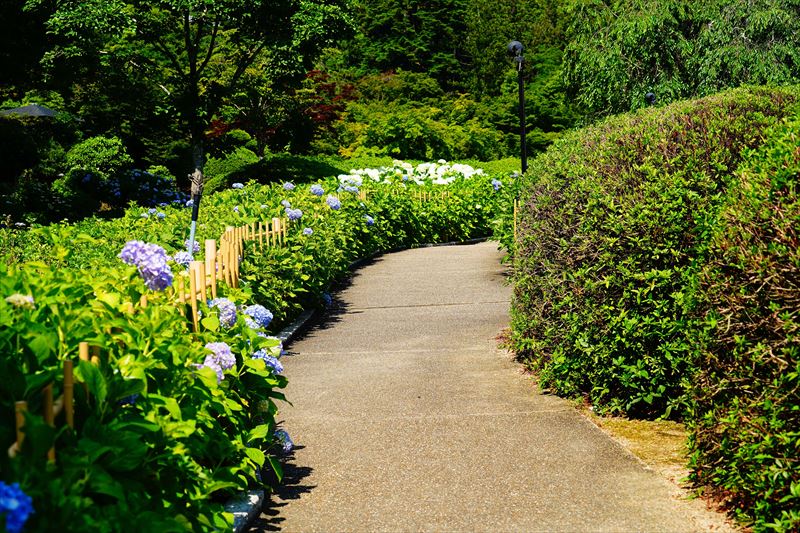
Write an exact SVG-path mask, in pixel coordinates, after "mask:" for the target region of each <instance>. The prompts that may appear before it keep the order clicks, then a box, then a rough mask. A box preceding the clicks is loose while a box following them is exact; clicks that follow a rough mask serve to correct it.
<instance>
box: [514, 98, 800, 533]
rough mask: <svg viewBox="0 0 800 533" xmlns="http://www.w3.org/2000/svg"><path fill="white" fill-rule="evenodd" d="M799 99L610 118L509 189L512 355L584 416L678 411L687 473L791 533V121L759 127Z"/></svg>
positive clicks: (711, 103)
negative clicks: (515, 205)
mask: <svg viewBox="0 0 800 533" xmlns="http://www.w3.org/2000/svg"><path fill="white" fill-rule="evenodd" d="M797 98H798V93H797V90H796V89H746V90H741V89H740V90H735V91H731V92H727V93H722V94H720V95H717V96H713V97H708V98H705V99H701V100H696V101H689V102H683V103H677V104H674V105H671V106H669V107H667V108H665V109H663V110H647V111H640V112H638V113H636V114H634V115H626V116H619V117H614V118H612V119H608V120H606V121H604V122H603V123H601V124H599V125H597V126H594V127H591V128H588V129H585V130H582V131H581V132H579V134H575V135H571V136H569V137H567V138H565V139H563V140H561V141H559V142H558V143H556V145H555V146H554V147H553V148H551V149H550V150H548V151H547V152H546V153H545V154H544V155H542V156H540V157H539V158H537V159H536V161H534V162H533V164H532V165H531V169H530V172H529V173H528V174H527V175H526V179H525V180H524V182H523V183H522V185H521V200H522V211H521V217H520V220H519V231H520V233H519V237H518V240H517V242H516V256H515V267H516V271H515V274H514V284H515V291H514V303H513V309H512V327H513V334H512V342H513V345H514V347H515V349H516V350H517V352H518V354H519V355H520V357H521V358H523V359H524V360H525V361H526V363H527V364H529V365H530V366H531V367H533V368H535V369H536V370H537V371H538V374H539V376H540V379H541V382H542V384H543V385H544V386H545V387H546V388H548V389H550V390H553V391H555V392H558V393H559V394H564V395H567V396H578V395H580V396H583V397H585V398H586V400H587V401H588V402H590V403H591V404H592V405H593V406H594V408H595V410H596V411H598V412H604V413H625V414H628V415H633V416H648V417H653V416H685V415H688V416H689V419H690V420H691V421H692V428H693V432H694V433H693V437H692V438H693V446H694V450H695V455H694V466H695V469H696V470H695V472H696V479H697V480H698V481H699V482H702V483H710V484H711V485H716V486H719V487H721V488H722V489H725V490H728V491H730V492H729V496H730V498H731V502H732V503H733V504H735V505H737V506H740V505H741V506H742V509H743V511H742V512H743V514H745V515H748V514H749V515H750V516H752V517H754V518H755V519H756V520H757V524H758V525H759V526H758V527H759V528H763V527H766V524H767V523H768V522H770V521H773V520H777V521H778V522H776V523H779V524H780V525H779V526H777V527H778V529H792V528H793V527H796V526H797V522H796V519H797V517H796V515H793V514H792V511H791V509H792V508H793V505H794V502H795V500H796V496H794V494H795V493H796V491H797V488H796V487H797V486H798V480H797V477H796V473H797V468H796V464H795V462H796V459H795V458H796V449H797V446H798V433H797V427H798V425H797V422H798V418H797V407H796V406H797V394H796V388H797V372H796V367H797V364H798V361H797V339H796V331H795V330H796V317H795V314H796V312H797V299H796V291H797V287H796V283H795V282H794V281H792V280H794V279H795V278H796V273H795V270H796V266H797V265H796V262H797V258H796V252H797V241H796V238H797V237H796V228H797V220H798V219H797V215H796V213H795V211H794V210H795V208H796V206H795V203H796V197H795V194H796V193H795V190H796V180H797V172H796V157H797V151H796V148H797V145H796V138H797V137H796V136H797V129H796V126H797V123H796V121H795V122H793V123H791V125H790V126H785V127H782V128H780V129H778V130H777V131H778V133H777V134H776V133H774V132H773V130H771V129H770V128H772V127H774V126H775V125H777V124H779V123H780V121H781V119H782V118H784V117H787V116H796V115H797V113H798V107H797V103H796V102H797ZM776 135H777V137H776ZM768 136H769V138H774V140H773V141H771V142H770V143H768V145H767V146H768V148H766V149H765V151H764V152H762V153H760V155H758V156H752V157H751V156H747V154H748V148H756V147H758V146H760V145H761V144H762V143H763V142H764V139H765V138H767V137H768ZM745 157H747V158H748V160H749V161H748V164H747V165H745V167H744V169H745V170H743V171H742V172H741V173H737V172H735V170H736V168H737V167H738V166H739V164H740V163H741V162H742V160H743V158H745ZM748 165H749V166H748ZM502 228H503V229H504V231H505V237H504V238H505V239H507V241H506V242H510V240H509V238H510V235H508V232H509V230H510V224H509V223H508V222H506V223H504V225H503V226H502ZM512 246H513V244H512Z"/></svg>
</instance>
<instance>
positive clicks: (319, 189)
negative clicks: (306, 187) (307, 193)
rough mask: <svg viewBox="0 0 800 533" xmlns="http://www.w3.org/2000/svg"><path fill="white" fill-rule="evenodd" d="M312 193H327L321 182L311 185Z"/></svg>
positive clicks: (320, 194)
mask: <svg viewBox="0 0 800 533" xmlns="http://www.w3.org/2000/svg"><path fill="white" fill-rule="evenodd" d="M311 194H313V195H315V196H322V195H323V194H325V189H323V188H322V185H320V184H319V183H315V184H314V185H312V186H311Z"/></svg>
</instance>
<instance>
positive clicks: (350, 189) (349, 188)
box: [342, 185, 358, 194]
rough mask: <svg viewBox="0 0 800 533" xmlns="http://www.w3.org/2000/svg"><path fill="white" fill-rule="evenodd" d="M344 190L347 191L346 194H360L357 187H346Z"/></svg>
mask: <svg viewBox="0 0 800 533" xmlns="http://www.w3.org/2000/svg"><path fill="white" fill-rule="evenodd" d="M342 190H343V191H346V192H352V193H356V194H357V193H358V187H356V186H355V185H345V186H343V187H342Z"/></svg>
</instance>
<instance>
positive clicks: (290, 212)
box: [286, 207, 303, 220]
mask: <svg viewBox="0 0 800 533" xmlns="http://www.w3.org/2000/svg"><path fill="white" fill-rule="evenodd" d="M286 216H287V217H289V220H300V218H301V217H302V216H303V212H302V211H300V210H299V209H291V208H289V207H287V208H286Z"/></svg>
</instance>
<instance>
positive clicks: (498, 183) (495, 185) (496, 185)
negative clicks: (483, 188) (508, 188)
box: [492, 179, 503, 191]
mask: <svg viewBox="0 0 800 533" xmlns="http://www.w3.org/2000/svg"><path fill="white" fill-rule="evenodd" d="M502 186H503V182H502V181H500V180H498V179H493V180H492V188H494V190H495V191H499V190H500V187H502Z"/></svg>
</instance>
